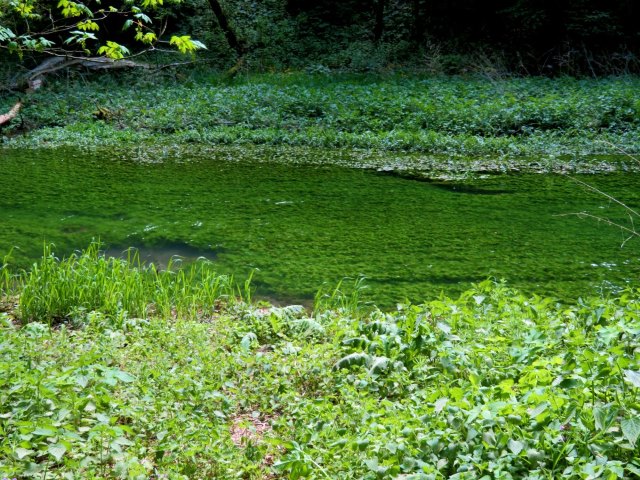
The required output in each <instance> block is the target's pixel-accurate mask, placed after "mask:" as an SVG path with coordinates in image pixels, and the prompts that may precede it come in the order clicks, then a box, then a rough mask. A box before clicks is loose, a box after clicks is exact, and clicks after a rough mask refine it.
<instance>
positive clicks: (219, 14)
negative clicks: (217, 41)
mask: <svg viewBox="0 0 640 480" xmlns="http://www.w3.org/2000/svg"><path fill="white" fill-rule="evenodd" d="M209 5H210V6H211V10H212V11H213V14H214V15H215V16H216V20H218V25H220V28H221V29H222V32H223V33H224V36H225V37H226V39H227V42H228V43H229V46H230V47H231V48H233V50H235V52H236V54H237V55H238V57H240V58H242V57H243V56H244V54H245V53H246V48H245V46H244V45H243V44H242V42H240V40H238V37H237V36H236V33H235V32H234V31H233V28H231V25H229V20H228V19H227V16H226V15H225V13H224V11H223V10H222V5H220V2H219V1H218V0H209Z"/></svg>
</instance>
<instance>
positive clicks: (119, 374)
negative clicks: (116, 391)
mask: <svg viewBox="0 0 640 480" xmlns="http://www.w3.org/2000/svg"><path fill="white" fill-rule="evenodd" d="M112 375H113V376H114V377H115V378H117V379H118V380H120V381H121V382H124V383H131V382H133V381H134V380H135V377H134V376H133V375H131V374H129V373H127V372H123V371H122V370H112Z"/></svg>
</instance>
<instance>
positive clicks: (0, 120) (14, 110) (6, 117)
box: [0, 100, 22, 126]
mask: <svg viewBox="0 0 640 480" xmlns="http://www.w3.org/2000/svg"><path fill="white" fill-rule="evenodd" d="M21 108H22V101H20V100H18V102H17V103H16V104H15V105H14V106H13V107H11V110H9V111H8V112H7V113H4V114H2V115H0V126H2V125H4V124H5V123H9V122H10V121H11V120H13V119H14V118H16V117H17V116H18V113H20V109H21Z"/></svg>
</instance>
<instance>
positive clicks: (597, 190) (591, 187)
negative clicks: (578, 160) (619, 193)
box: [569, 177, 640, 217]
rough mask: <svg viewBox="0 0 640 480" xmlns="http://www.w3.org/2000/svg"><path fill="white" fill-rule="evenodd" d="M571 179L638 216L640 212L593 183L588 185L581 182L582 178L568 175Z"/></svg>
mask: <svg viewBox="0 0 640 480" xmlns="http://www.w3.org/2000/svg"><path fill="white" fill-rule="evenodd" d="M569 178H570V179H571V180H573V181H574V182H576V183H579V184H580V185H582V186H583V187H586V188H588V189H589V190H591V191H593V192H596V193H598V194H599V195H602V196H603V197H606V198H608V199H609V200H611V201H612V202H615V203H617V204H618V205H620V206H621V207H622V208H624V209H625V210H626V211H627V212H629V213H631V214H633V215H635V216H636V217H640V213H638V212H636V211H635V210H634V209H633V208H631V207H629V206H627V205H626V204H624V203H622V202H621V201H620V200H618V199H617V198H615V197H612V196H611V195H609V194H608V193H605V192H603V191H602V190H600V189H599V188H596V187H594V186H593V185H589V184H588V183H586V182H583V181H582V180H578V179H577V178H574V177H569Z"/></svg>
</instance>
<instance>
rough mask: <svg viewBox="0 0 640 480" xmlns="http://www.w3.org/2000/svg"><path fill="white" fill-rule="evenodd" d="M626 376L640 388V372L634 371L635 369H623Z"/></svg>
mask: <svg viewBox="0 0 640 480" xmlns="http://www.w3.org/2000/svg"><path fill="white" fill-rule="evenodd" d="M623 371H624V378H625V379H626V380H627V381H628V382H630V383H631V384H632V385H633V386H634V387H637V388H640V372H634V371H633V370H623Z"/></svg>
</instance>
